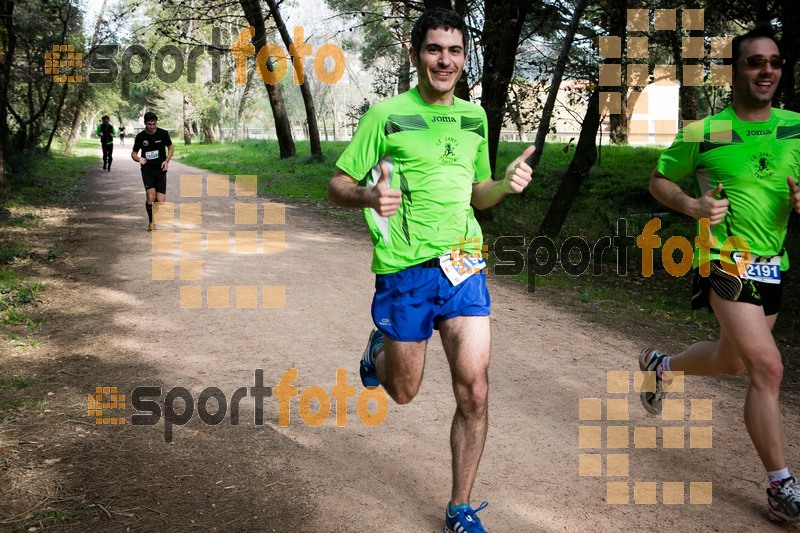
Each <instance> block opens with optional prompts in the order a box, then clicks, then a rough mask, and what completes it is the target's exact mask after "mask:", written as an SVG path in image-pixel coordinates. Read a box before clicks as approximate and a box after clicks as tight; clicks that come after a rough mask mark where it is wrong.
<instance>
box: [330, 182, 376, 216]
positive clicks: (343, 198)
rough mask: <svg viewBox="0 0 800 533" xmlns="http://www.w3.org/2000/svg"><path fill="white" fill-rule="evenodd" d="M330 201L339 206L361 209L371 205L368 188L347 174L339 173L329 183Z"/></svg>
mask: <svg viewBox="0 0 800 533" xmlns="http://www.w3.org/2000/svg"><path fill="white" fill-rule="evenodd" d="M328 201H329V202H330V203H332V204H333V205H336V206H339V207H349V208H353V209H359V208H364V207H369V204H368V202H367V188H366V187H359V186H358V183H356V182H355V181H354V180H352V179H351V178H349V177H347V176H342V175H337V176H334V177H333V178H331V181H330V182H329V183H328Z"/></svg>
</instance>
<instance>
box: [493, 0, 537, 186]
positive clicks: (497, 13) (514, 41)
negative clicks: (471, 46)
mask: <svg viewBox="0 0 800 533" xmlns="http://www.w3.org/2000/svg"><path fill="white" fill-rule="evenodd" d="M532 3H533V1H532V0H497V1H488V0H487V1H486V2H485V6H486V7H485V16H486V18H485V21H484V25H483V44H484V52H483V75H482V76H481V87H482V90H483V94H482V96H481V105H482V106H483V108H484V109H485V110H486V116H487V118H488V122H489V132H488V139H487V140H488V143H489V161H490V164H491V168H492V169H493V170H494V167H495V162H496V160H497V146H498V144H499V142H500V130H501V129H502V127H503V115H504V110H505V106H506V96H507V94H508V84H509V83H510V82H511V77H512V76H513V75H514V65H515V62H516V56H517V47H518V46H519V36H520V32H521V31H522V24H523V22H524V21H525V17H526V16H527V14H528V12H529V11H530V9H531V7H532Z"/></svg>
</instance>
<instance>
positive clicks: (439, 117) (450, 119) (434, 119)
mask: <svg viewBox="0 0 800 533" xmlns="http://www.w3.org/2000/svg"><path fill="white" fill-rule="evenodd" d="M431 121H432V122H455V121H456V119H454V118H453V117H445V116H442V115H434V116H433V117H431Z"/></svg>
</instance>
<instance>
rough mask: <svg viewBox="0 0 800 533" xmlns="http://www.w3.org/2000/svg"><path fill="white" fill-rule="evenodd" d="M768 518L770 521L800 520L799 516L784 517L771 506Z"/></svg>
mask: <svg viewBox="0 0 800 533" xmlns="http://www.w3.org/2000/svg"><path fill="white" fill-rule="evenodd" d="M769 519H770V521H772V522H800V516H796V517H794V518H790V517H786V516H784V515H782V514H780V513H778V511H776V510H774V509H773V508H772V507H770V508H769Z"/></svg>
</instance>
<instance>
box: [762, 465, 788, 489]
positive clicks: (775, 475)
mask: <svg viewBox="0 0 800 533" xmlns="http://www.w3.org/2000/svg"><path fill="white" fill-rule="evenodd" d="M767 475H768V476H769V485H770V487H772V488H773V489H774V488H775V487H777V486H778V485H779V484H780V482H781V481H783V480H784V479H786V478H787V477H791V474H790V473H789V469H788V468H784V469H782V470H774V471H772V472H767Z"/></svg>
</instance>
